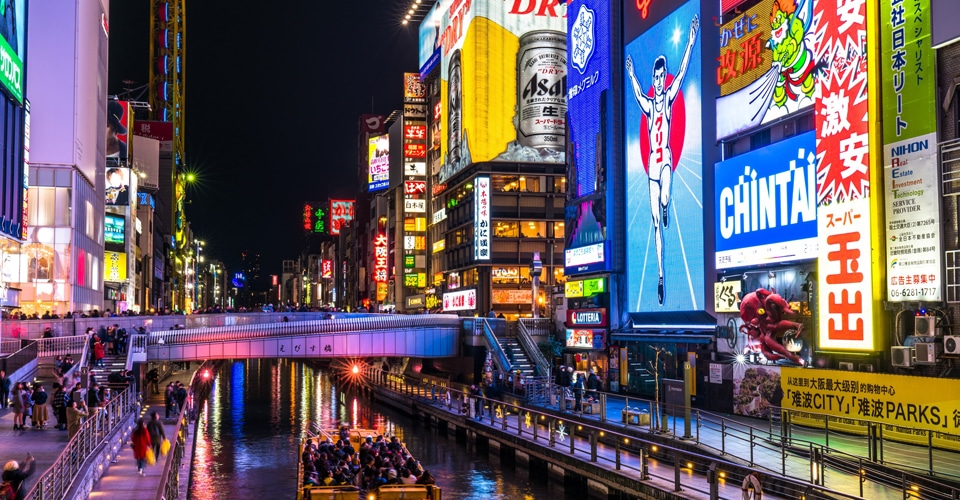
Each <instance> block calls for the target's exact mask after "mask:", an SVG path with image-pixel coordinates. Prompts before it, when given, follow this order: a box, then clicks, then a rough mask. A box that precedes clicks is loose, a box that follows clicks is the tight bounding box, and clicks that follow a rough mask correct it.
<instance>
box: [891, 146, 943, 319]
mask: <svg viewBox="0 0 960 500" xmlns="http://www.w3.org/2000/svg"><path fill="white" fill-rule="evenodd" d="M884 153H886V155H885V156H886V165H885V166H884V176H883V177H884V183H885V185H886V190H885V192H886V194H887V195H886V197H885V205H886V212H887V221H886V222H887V237H886V238H884V240H885V241H886V242H887V300H889V301H891V302H905V301H906V302H939V301H940V293H941V292H940V289H941V285H942V284H941V275H940V255H941V254H940V190H939V189H938V185H937V184H938V176H937V134H936V133H933V134H928V135H925V136H921V137H915V138H913V139H909V140H906V141H902V142H898V143H894V144H888V145H886V146H884Z"/></svg>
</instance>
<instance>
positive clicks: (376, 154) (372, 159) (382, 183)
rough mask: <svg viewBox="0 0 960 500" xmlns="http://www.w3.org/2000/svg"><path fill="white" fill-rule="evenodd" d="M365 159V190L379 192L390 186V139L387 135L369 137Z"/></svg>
mask: <svg viewBox="0 0 960 500" xmlns="http://www.w3.org/2000/svg"><path fill="white" fill-rule="evenodd" d="M367 158H368V159H369V170H367V189H368V190H369V191H379V190H381V189H386V188H387V187H388V186H389V185H390V137H389V135H388V134H384V135H378V136H377V137H371V138H370V140H369V149H368V155H367Z"/></svg>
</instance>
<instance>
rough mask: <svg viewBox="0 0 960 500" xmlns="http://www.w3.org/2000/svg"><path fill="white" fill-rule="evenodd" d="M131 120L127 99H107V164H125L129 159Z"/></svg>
mask: <svg viewBox="0 0 960 500" xmlns="http://www.w3.org/2000/svg"><path fill="white" fill-rule="evenodd" d="M132 121H133V114H132V113H131V112H130V103H128V102H127V101H115V100H112V99H110V100H108V101H107V132H106V133H107V165H108V166H122V167H126V166H127V161H128V159H129V155H128V152H129V149H130V148H129V146H130V141H128V140H127V139H128V137H129V136H128V135H127V134H128V132H129V131H130V125H131V122H132Z"/></svg>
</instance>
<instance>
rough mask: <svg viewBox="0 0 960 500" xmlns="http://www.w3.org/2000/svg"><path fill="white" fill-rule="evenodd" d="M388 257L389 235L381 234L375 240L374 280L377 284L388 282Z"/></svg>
mask: <svg viewBox="0 0 960 500" xmlns="http://www.w3.org/2000/svg"><path fill="white" fill-rule="evenodd" d="M387 257H388V250H387V235H386V234H385V233H380V234H378V235H377V238H376V239H375V240H373V280H374V281H376V282H377V283H386V282H387V279H388V276H387V274H388V273H387Z"/></svg>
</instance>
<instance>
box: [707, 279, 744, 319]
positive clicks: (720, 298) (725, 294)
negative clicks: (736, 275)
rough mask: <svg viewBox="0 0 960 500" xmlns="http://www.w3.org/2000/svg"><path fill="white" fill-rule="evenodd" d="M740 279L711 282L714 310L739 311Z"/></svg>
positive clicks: (719, 311)
mask: <svg viewBox="0 0 960 500" xmlns="http://www.w3.org/2000/svg"><path fill="white" fill-rule="evenodd" d="M740 293H741V282H740V280H738V279H736V280H730V281H721V282H717V283H714V284H713V305H714V311H716V312H718V313H721V312H724V313H735V312H740V299H741V296H740Z"/></svg>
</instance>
